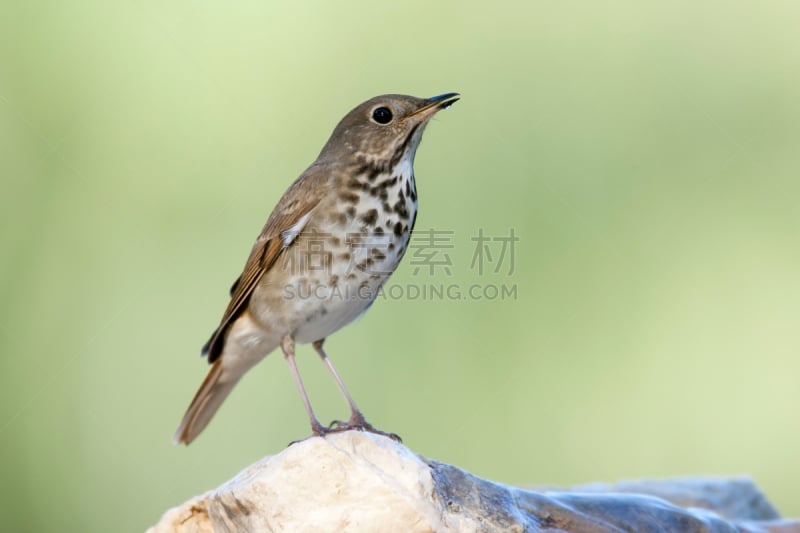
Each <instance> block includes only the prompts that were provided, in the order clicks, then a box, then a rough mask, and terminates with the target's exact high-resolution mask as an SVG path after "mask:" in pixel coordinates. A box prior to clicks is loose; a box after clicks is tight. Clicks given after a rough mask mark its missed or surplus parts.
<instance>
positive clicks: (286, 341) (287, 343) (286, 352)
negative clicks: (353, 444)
mask: <svg viewBox="0 0 800 533" xmlns="http://www.w3.org/2000/svg"><path fill="white" fill-rule="evenodd" d="M281 350H283V356H284V357H285V358H286V362H287V363H289V369H290V370H291V371H292V376H293V377H294V383H295V385H297V390H298V391H299V392H300V396H301V397H302V398H303V404H305V406H306V413H307V414H308V419H309V421H310V422H311V431H313V432H314V435H319V436H320V437H322V436H324V435H325V433H327V432H328V429H327V428H326V427H325V426H323V425H322V424H321V423H320V421H319V420H318V419H317V415H315V414H314V409H312V408H311V401H310V400H309V399H308V394H306V388H305V387H304V386H303V378H301V377H300V372H299V371H298V370H297V362H296V361H295V359H294V339H293V338H292V337H291V335H287V336H285V337H284V338H283V339H281Z"/></svg>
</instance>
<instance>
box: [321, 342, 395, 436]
mask: <svg viewBox="0 0 800 533" xmlns="http://www.w3.org/2000/svg"><path fill="white" fill-rule="evenodd" d="M323 342H325V339H321V340H318V341H315V342H314V343H313V346H314V349H315V350H316V351H317V353H318V354H319V357H320V359H322V362H323V363H325V366H326V367H328V370H329V371H330V373H331V375H332V376H333V379H334V380H336V385H337V386H338V387H339V391H340V392H341V393H342V396H344V397H345V399H346V400H347V403H348V404H349V405H350V420H348V421H347V422H344V421H342V420H334V421H333V422H331V425H330V426H328V427H327V428H326V431H328V432H334V431H347V430H348V429H361V430H364V431H369V432H370V433H376V434H378V435H383V436H384V437H389V438H390V439H394V440H396V441H398V442H402V439H401V438H400V436H399V435H395V434H394V433H386V432H384V431H381V430H379V429H377V428H376V427H375V426H373V425H372V424H370V423H369V422H367V419H366V418H364V415H363V414H362V413H361V410H360V409H359V408H358V406H357V405H356V402H355V401H354V400H353V397H352V396H351V395H350V391H348V390H347V387H345V385H344V382H343V381H342V378H341V377H339V373H338V372H337V371H336V367H334V366H333V362H331V360H330V358H329V357H328V354H326V353H325V350H324V349H323V348H322V343H323Z"/></svg>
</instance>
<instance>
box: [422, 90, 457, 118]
mask: <svg viewBox="0 0 800 533" xmlns="http://www.w3.org/2000/svg"><path fill="white" fill-rule="evenodd" d="M458 96H459V94H458V93H445V94H440V95H439V96H433V97H431V98H428V99H427V100H426V101H425V105H423V106H422V107H421V108H419V109H417V110H416V111H414V112H413V113H412V114H411V115H410V116H412V117H416V116H419V117H420V118H422V119H423V120H426V119H428V118H430V117H432V116H433V115H434V114H435V113H436V112H437V111H440V110H442V109H447V108H448V107H450V106H451V105H453V104H454V103H456V102H457V101H458Z"/></svg>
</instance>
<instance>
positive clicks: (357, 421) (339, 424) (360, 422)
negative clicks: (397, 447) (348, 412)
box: [325, 413, 403, 442]
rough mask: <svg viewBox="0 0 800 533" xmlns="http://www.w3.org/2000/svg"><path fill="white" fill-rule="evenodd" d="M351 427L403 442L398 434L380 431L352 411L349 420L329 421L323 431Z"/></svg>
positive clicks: (338, 430) (333, 431) (362, 416)
mask: <svg viewBox="0 0 800 533" xmlns="http://www.w3.org/2000/svg"><path fill="white" fill-rule="evenodd" d="M351 429H357V430H359V431H366V432H369V433H374V434H376V435H383V436H384V437H389V438H390V439H392V440H394V441H397V442H403V439H401V438H400V435H398V434H396V433H387V432H385V431H381V430H380V429H378V428H376V427H375V426H373V425H372V424H370V423H369V422H367V420H366V419H365V418H364V415H362V414H361V413H353V416H351V417H350V420H348V421H346V422H345V421H343V420H334V421H333V422H331V423H330V425H329V426H328V427H327V428H325V433H339V432H342V431H349V430H351Z"/></svg>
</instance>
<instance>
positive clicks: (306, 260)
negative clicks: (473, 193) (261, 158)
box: [174, 92, 460, 445]
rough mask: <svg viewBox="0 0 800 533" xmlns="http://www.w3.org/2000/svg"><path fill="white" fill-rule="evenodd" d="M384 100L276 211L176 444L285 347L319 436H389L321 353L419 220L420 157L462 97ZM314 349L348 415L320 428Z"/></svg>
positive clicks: (368, 105) (361, 307) (236, 289)
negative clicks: (311, 383)
mask: <svg viewBox="0 0 800 533" xmlns="http://www.w3.org/2000/svg"><path fill="white" fill-rule="evenodd" d="M459 96H460V95H459V94H458V93H454V92H450V93H445V94H441V95H438V96H434V97H431V98H417V97H414V96H408V95H401V94H386V95H381V96H376V97H374V98H370V99H369V100H367V101H365V102H363V103H361V104H359V105H358V106H356V107H355V108H353V109H352V110H351V111H350V112H349V113H347V114H346V115H345V116H344V118H343V119H342V120H341V121H340V122H339V123H338V124H337V126H336V127H335V128H334V130H333V133H332V134H331V136H330V138H329V139H328V141H327V142H326V143H325V145H324V146H323V148H322V151H321V152H320V153H319V155H318V157H317V158H316V160H315V161H314V162H313V163H312V164H311V165H310V166H309V167H308V168H307V169H306V170H305V171H304V172H303V173H302V174H300V176H299V177H298V178H297V179H296V180H295V181H294V182H293V183H292V184H291V185H290V186H289V188H288V189H287V190H286V192H285V193H284V194H283V196H282V197H281V198H280V200H279V201H278V203H277V205H276V206H275V208H274V209H273V211H272V213H271V214H270V215H269V217H268V219H267V222H266V224H265V225H264V227H263V229H262V230H261V233H260V234H259V236H258V238H257V239H256V241H255V243H254V244H253V247H252V249H251V251H250V255H249V257H248V259H247V262H246V263H245V266H244V269H243V271H242V274H241V275H240V276H239V277H238V278H237V279H236V281H235V282H234V283H233V286H232V287H231V289H230V297H231V299H230V302H229V303H228V306H227V308H226V309H225V312H224V314H223V315H222V319H221V321H220V323H219V326H218V327H217V329H216V330H215V331H214V333H213V334H212V335H211V338H210V339H209V340H208V342H207V343H206V344H205V346H204V347H203V349H202V355H204V356H206V357H207V359H208V363H209V364H211V368H210V370H209V371H208V374H207V376H206V378H205V380H204V381H203V383H202V384H201V385H200V388H199V389H198V391H197V393H196V394H195V396H194V399H193V400H192V402H191V404H190V405H189V408H188V409H187V411H186V414H185V415H184V417H183V419H182V421H181V423H180V425H179V427H178V429H177V431H176V433H175V437H174V442H175V443H176V444H186V445H188V444H189V443H191V442H192V441H193V440H194V439H195V438H196V437H197V436H198V435H199V434H200V432H201V431H203V429H205V427H206V426H207V425H208V423H209V422H210V420H211V418H212V417H213V416H214V414H215V413H216V411H217V409H218V408H219V407H220V405H221V404H222V402H223V401H224V400H225V398H226V397H227V396H228V394H229V393H230V392H231V390H232V389H233V388H234V386H235V385H236V384H237V383H238V382H239V380H240V379H241V377H242V376H243V375H244V374H245V373H246V372H247V371H248V370H250V369H251V368H252V367H253V366H254V365H255V364H256V363H258V362H259V361H261V360H262V359H264V358H265V357H266V356H267V355H268V354H269V353H271V352H272V351H274V350H276V349H277V348H279V347H280V349H281V351H282V353H283V356H284V359H285V360H286V362H287V363H288V365H289V369H290V371H291V374H292V376H293V378H294V381H295V385H296V386H297V389H298V392H299V393H300V396H301V398H302V401H303V404H304V407H305V410H306V414H307V415H308V418H309V421H310V423H311V430H312V435H317V436H325V435H326V434H328V433H331V432H337V431H346V430H350V429H357V430H362V431H369V432H373V433H378V434H382V435H387V436H390V437H392V438H395V439H397V440H399V437H398V436H397V435H395V434H393V433H385V432H383V431H380V430H378V429H377V428H375V427H374V426H372V425H371V424H370V423H369V422H367V420H366V419H365V417H364V415H363V414H362V412H361V410H360V409H359V408H358V406H357V405H356V403H355V401H354V400H353V397H352V396H351V394H350V393H349V391H348V390H347V388H346V387H345V385H344V382H343V381H342V379H341V377H340V376H339V373H338V372H337V371H336V368H335V367H334V366H333V363H332V362H331V360H330V358H329V357H328V355H327V354H326V352H325V349H324V348H323V343H324V342H325V339H326V338H327V337H328V336H330V335H332V334H333V333H335V332H336V331H338V330H340V329H341V328H343V327H344V326H346V325H348V324H349V323H351V322H352V321H353V320H355V319H356V318H358V317H359V316H361V315H363V314H364V313H365V312H366V311H367V309H368V308H369V307H370V306H371V305H372V303H373V302H374V301H375V298H376V296H377V295H378V294H379V291H380V289H381V287H382V286H383V284H384V283H385V282H386V280H387V279H388V278H389V276H390V275H391V274H392V273H393V272H394V271H395V269H396V268H397V266H398V264H399V263H400V260H401V259H402V257H403V255H404V253H405V251H406V250H407V248H408V244H409V239H410V238H411V233H412V231H413V229H414V224H415V222H416V218H417V205H418V202H417V187H416V183H415V181H414V168H413V165H414V156H415V155H416V152H417V147H418V146H419V144H420V141H421V140H422V134H423V131H424V130H425V127H426V126H427V125H428V123H429V121H430V119H431V118H432V117H433V116H434V115H435V114H436V113H437V112H439V111H441V110H442V109H446V108H448V107H450V106H451V105H452V104H453V103H455V102H456V101H457V100H459ZM309 343H310V344H311V345H312V346H313V348H314V350H315V351H316V353H317V354H318V355H319V357H320V358H321V360H322V362H323V363H324V364H325V366H326V367H327V369H328V371H329V372H330V373H331V375H332V376H333V379H334V380H335V382H336V384H337V386H338V388H339V391H340V392H341V394H342V395H343V396H344V398H345V400H346V401H347V403H348V405H349V408H350V418H349V419H348V420H347V421H340V420H337V421H334V422H332V423H331V424H330V425H328V426H324V425H322V423H320V421H319V419H318V418H317V416H316V414H315V413H314V410H313V409H312V406H311V402H310V400H309V397H308V394H307V393H306V389H305V387H304V385H303V380H302V378H301V376H300V373H299V371H298V369H297V365H296V361H295V346H296V345H298V344H309Z"/></svg>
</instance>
